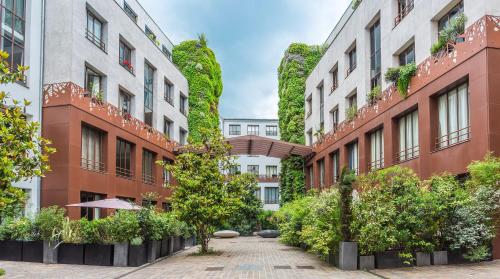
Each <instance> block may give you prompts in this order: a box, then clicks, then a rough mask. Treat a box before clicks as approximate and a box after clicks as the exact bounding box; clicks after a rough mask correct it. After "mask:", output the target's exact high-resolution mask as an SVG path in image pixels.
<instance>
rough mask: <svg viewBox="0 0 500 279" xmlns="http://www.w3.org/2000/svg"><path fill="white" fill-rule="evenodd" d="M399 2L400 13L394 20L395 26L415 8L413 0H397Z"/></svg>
mask: <svg viewBox="0 0 500 279" xmlns="http://www.w3.org/2000/svg"><path fill="white" fill-rule="evenodd" d="M397 2H398V15H397V16H396V19H395V20H394V26H396V25H398V24H399V23H400V22H401V20H403V18H405V17H406V16H407V15H408V14H409V13H410V12H411V10H413V6H414V4H413V0H397Z"/></svg>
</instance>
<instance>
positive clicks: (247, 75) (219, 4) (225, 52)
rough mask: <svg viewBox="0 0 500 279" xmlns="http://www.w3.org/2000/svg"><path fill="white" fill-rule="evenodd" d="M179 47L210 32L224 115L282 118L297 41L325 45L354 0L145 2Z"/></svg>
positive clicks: (221, 112)
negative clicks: (283, 68)
mask: <svg viewBox="0 0 500 279" xmlns="http://www.w3.org/2000/svg"><path fill="white" fill-rule="evenodd" d="M139 2H140V3H141V4H142V5H143V6H144V8H145V9H146V10H147V11H148V12H149V13H150V15H151V16H152V17H153V18H154V19H155V21H156V22H157V23H158V25H160V27H161V28H162V29H163V31H164V32H165V33H166V34H167V35H168V36H169V37H170V39H171V40H172V42H173V43H174V44H177V43H179V42H181V41H183V40H188V39H193V38H197V36H198V34H200V33H205V34H206V35H207V38H208V45H209V47H210V48H212V49H213V50H214V51H215V54H216V56H217V60H218V61H219V63H220V64H221V67H222V78H223V83H224V91H223V94H222V97H221V99H220V105H219V110H220V114H221V116H222V117H226V118H244V117H262V118H277V112H278V80H277V68H278V66H279V63H280V60H281V57H282V56H283V52H284V51H285V49H286V48H287V47H288V45H289V44H290V43H292V42H304V43H308V44H322V43H323V42H324V41H325V40H326V38H327V36H328V34H330V32H331V30H332V29H333V27H334V26H335V24H336V23H337V21H338V19H339V18H340V16H341V15H342V13H343V12H344V10H345V9H346V7H347V6H348V4H349V3H350V0H167V1H160V0H139Z"/></svg>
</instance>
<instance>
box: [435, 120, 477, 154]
mask: <svg viewBox="0 0 500 279" xmlns="http://www.w3.org/2000/svg"><path fill="white" fill-rule="evenodd" d="M469 139H470V126H467V127H465V128H462V129H460V130H457V131H454V132H451V133H449V134H447V135H444V136H441V137H438V138H437V139H436V150H441V149H445V148H448V147H451V146H454V145H457V144H460V143H462V142H465V141H468V140H469Z"/></svg>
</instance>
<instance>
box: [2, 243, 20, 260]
mask: <svg viewBox="0 0 500 279" xmlns="http://www.w3.org/2000/svg"><path fill="white" fill-rule="evenodd" d="M22 257H23V242H22V241H16V240H3V241H0V260H3V261H21V260H22Z"/></svg>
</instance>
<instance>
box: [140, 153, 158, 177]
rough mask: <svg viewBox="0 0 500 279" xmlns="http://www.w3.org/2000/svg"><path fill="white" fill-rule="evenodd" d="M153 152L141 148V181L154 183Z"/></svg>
mask: <svg viewBox="0 0 500 279" xmlns="http://www.w3.org/2000/svg"><path fill="white" fill-rule="evenodd" d="M154 166H155V154H154V153H153V152H151V151H149V150H146V149H143V150H142V181H143V182H144V183H146V184H153V183H155V176H154Z"/></svg>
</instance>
